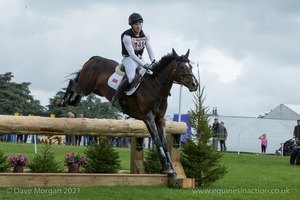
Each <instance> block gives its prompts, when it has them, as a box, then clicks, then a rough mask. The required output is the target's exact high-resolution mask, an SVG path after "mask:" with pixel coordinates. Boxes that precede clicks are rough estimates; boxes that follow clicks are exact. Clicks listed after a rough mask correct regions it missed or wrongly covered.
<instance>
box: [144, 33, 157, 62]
mask: <svg viewBox="0 0 300 200" xmlns="http://www.w3.org/2000/svg"><path fill="white" fill-rule="evenodd" d="M145 35H146V38H147V42H146V49H147V52H148V55H149V58H150V60H151V62H153V60H155V56H154V52H153V50H152V46H151V42H150V37H149V35H147V34H145Z"/></svg>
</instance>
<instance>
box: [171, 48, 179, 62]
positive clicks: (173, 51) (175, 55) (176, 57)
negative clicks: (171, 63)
mask: <svg viewBox="0 0 300 200" xmlns="http://www.w3.org/2000/svg"><path fill="white" fill-rule="evenodd" d="M172 54H173V56H174V58H175V60H177V59H178V57H179V56H178V54H177V53H176V51H175V50H174V49H173V48H172Z"/></svg>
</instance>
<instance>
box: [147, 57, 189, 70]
mask: <svg viewBox="0 0 300 200" xmlns="http://www.w3.org/2000/svg"><path fill="white" fill-rule="evenodd" d="M175 59H176V61H177V62H178V61H186V62H190V60H189V59H188V57H186V55H182V56H179V57H177V58H175V57H174V55H173V54H172V53H169V54H167V55H165V56H163V57H162V58H161V59H160V60H159V61H158V63H157V64H155V65H154V66H153V71H154V72H160V71H161V70H162V69H163V68H164V67H166V66H167V65H169V64H170V63H171V62H172V61H173V60H175Z"/></svg>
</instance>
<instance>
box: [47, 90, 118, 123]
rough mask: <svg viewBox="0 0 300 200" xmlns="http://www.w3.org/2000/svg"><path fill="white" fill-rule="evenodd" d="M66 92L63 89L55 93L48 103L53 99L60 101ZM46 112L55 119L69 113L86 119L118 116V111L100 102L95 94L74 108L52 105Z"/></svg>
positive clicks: (109, 104)
mask: <svg viewBox="0 0 300 200" xmlns="http://www.w3.org/2000/svg"><path fill="white" fill-rule="evenodd" d="M65 91H66V88H63V89H62V91H59V92H57V93H56V95H55V96H54V97H53V98H51V99H50V102H53V101H54V100H55V99H61V98H62V97H63V95H64V93H65ZM47 107H48V109H49V110H48V112H49V113H53V114H55V115H56V116H57V117H64V116H66V113H67V112H69V111H71V112H73V113H75V115H76V116H78V115H79V114H83V115H84V116H85V117H88V118H107V119H109V118H116V117H117V116H118V114H117V112H118V110H117V109H116V108H115V107H113V106H112V105H111V103H110V102H103V103H102V102H101V99H99V98H98V97H97V96H96V95H95V94H90V95H89V96H87V97H84V98H82V100H81V102H80V104H79V105H78V106H76V107H74V106H69V105H68V106H66V107H58V106H55V105H53V104H52V103H51V104H49V105H48V106H47Z"/></svg>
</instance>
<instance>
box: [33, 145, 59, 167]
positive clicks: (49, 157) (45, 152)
mask: <svg viewBox="0 0 300 200" xmlns="http://www.w3.org/2000/svg"><path fill="white" fill-rule="evenodd" d="M51 148H52V145H51V144H43V146H42V149H41V151H40V152H39V153H37V154H36V155H34V157H33V158H32V159H31V160H30V164H29V165H28V167H29V169H31V171H32V172H33V173H58V172H62V171H63V164H62V163H61V162H58V161H56V160H55V153H54V152H53V151H52V149H51Z"/></svg>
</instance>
